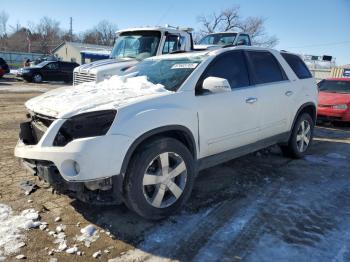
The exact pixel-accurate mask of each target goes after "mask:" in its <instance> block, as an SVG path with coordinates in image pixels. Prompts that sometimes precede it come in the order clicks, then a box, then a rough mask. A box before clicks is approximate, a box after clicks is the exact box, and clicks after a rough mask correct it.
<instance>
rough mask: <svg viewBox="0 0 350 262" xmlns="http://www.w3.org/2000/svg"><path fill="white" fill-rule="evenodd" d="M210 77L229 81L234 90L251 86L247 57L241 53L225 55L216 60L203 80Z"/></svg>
mask: <svg viewBox="0 0 350 262" xmlns="http://www.w3.org/2000/svg"><path fill="white" fill-rule="evenodd" d="M210 76H213V77H220V78H225V79H227V80H228V82H229V83H230V86H231V88H232V89H234V88H239V87H244V86H249V75H248V69H247V65H246V61H245V57H244V55H243V53H242V52H240V51H236V52H228V53H224V54H222V55H221V56H219V57H218V58H217V59H216V60H214V61H213V62H212V63H211V64H210V65H209V67H208V69H207V71H206V73H204V77H203V78H202V79H203V80H204V79H205V78H207V77H210Z"/></svg>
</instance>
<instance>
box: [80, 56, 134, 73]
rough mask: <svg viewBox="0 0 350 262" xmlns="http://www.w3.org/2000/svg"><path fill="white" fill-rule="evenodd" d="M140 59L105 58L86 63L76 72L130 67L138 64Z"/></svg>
mask: <svg viewBox="0 0 350 262" xmlns="http://www.w3.org/2000/svg"><path fill="white" fill-rule="evenodd" d="M137 63H138V61H137V60H135V59H131V58H122V59H104V60H99V61H96V62H92V63H89V64H84V65H81V66H79V67H76V68H75V69H74V72H79V73H94V74H96V73H97V72H98V71H106V70H111V69H115V68H116V67H117V68H123V67H129V66H133V65H135V64H137Z"/></svg>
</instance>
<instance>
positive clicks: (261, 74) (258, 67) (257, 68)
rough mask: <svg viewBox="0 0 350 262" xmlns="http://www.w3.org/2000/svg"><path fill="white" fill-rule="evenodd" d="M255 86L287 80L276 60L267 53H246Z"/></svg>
mask: <svg viewBox="0 0 350 262" xmlns="http://www.w3.org/2000/svg"><path fill="white" fill-rule="evenodd" d="M248 56H249V59H250V62H251V65H252V70H253V74H252V75H254V82H255V84H265V83H272V82H279V81H283V80H287V77H286V75H285V73H284V71H282V68H281V65H280V64H279V63H278V61H277V59H276V58H275V57H274V55H273V54H271V53H270V52H268V51H248Z"/></svg>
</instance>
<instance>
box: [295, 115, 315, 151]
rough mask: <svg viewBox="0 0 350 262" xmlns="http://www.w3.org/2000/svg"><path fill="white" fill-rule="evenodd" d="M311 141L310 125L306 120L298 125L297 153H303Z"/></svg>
mask: <svg viewBox="0 0 350 262" xmlns="http://www.w3.org/2000/svg"><path fill="white" fill-rule="evenodd" d="M310 140H311V125H310V123H309V122H308V121H307V120H303V121H302V122H301V123H300V126H299V129H298V132H297V137H296V141H297V147H298V150H299V152H305V151H306V149H307V148H308V146H309V144H310Z"/></svg>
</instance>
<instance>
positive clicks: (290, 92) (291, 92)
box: [284, 91, 293, 96]
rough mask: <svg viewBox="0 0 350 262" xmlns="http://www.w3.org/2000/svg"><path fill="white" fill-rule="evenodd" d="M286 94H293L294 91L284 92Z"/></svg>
mask: <svg viewBox="0 0 350 262" xmlns="http://www.w3.org/2000/svg"><path fill="white" fill-rule="evenodd" d="M284 94H285V95H286V96H291V95H293V91H287V92H285V93H284Z"/></svg>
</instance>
